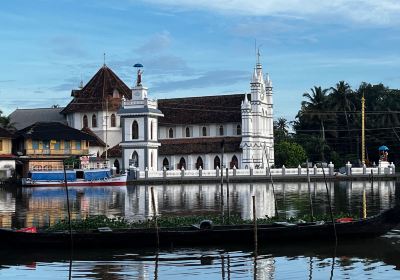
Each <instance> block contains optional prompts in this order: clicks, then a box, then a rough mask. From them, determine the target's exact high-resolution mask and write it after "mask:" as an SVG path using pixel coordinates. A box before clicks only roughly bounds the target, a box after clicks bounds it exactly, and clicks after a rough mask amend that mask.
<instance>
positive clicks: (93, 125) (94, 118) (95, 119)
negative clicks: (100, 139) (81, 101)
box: [92, 114, 97, 127]
mask: <svg viewBox="0 0 400 280" xmlns="http://www.w3.org/2000/svg"><path fill="white" fill-rule="evenodd" d="M92 127H97V117H96V115H95V114H93V116H92Z"/></svg>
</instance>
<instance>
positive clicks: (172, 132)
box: [168, 128, 174, 138]
mask: <svg viewBox="0 0 400 280" xmlns="http://www.w3.org/2000/svg"><path fill="white" fill-rule="evenodd" d="M168 138H174V130H173V129H172V128H170V129H169V130H168Z"/></svg>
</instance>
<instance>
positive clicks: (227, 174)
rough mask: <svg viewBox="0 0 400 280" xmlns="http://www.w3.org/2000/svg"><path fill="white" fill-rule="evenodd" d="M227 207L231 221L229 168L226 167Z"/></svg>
mask: <svg viewBox="0 0 400 280" xmlns="http://www.w3.org/2000/svg"><path fill="white" fill-rule="evenodd" d="M226 207H227V208H228V223H229V222H230V215H231V210H230V203H229V169H228V168H226Z"/></svg>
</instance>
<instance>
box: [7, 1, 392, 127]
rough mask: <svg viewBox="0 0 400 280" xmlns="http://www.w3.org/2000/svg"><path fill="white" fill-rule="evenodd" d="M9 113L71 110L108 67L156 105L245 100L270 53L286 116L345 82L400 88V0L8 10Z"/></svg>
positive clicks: (23, 6) (278, 109)
mask: <svg viewBox="0 0 400 280" xmlns="http://www.w3.org/2000/svg"><path fill="white" fill-rule="evenodd" d="M1 4H2V5H1V8H0V110H2V111H3V113H4V114H9V113H11V112H12V111H13V110H15V109H16V108H45V107H50V106H52V105H55V104H58V105H60V106H65V105H66V104H68V102H69V101H70V100H71V96H70V94H71V90H72V89H76V88H77V87H78V86H79V83H80V81H81V79H82V80H83V83H86V82H88V81H89V79H90V78H91V77H92V76H93V75H94V74H95V73H96V72H97V71H98V69H99V68H100V67H102V65H103V53H106V56H105V62H106V64H107V65H108V66H109V67H110V68H111V69H113V71H114V72H115V73H116V74H117V75H118V76H119V77H120V78H121V79H122V80H123V81H124V82H125V83H126V84H127V85H128V86H132V85H133V84H134V82H135V69H134V68H133V67H132V66H133V65H134V64H135V63H142V64H143V65H144V74H143V83H144V84H145V85H146V86H147V87H148V88H149V95H150V97H151V98H156V99H160V98H175V97H185V96H202V95H203V96H206V95H218V94H232V93H244V92H249V90H250V85H249V82H250V78H251V74H252V70H253V67H254V65H255V61H256V55H255V41H256V46H257V47H259V49H260V52H261V62H262V64H263V68H264V73H267V72H268V73H269V74H270V77H271V80H272V82H273V86H274V117H275V118H278V117H284V118H287V119H288V120H289V121H291V120H293V119H294V118H295V115H296V114H297V112H298V110H299V109H300V106H301V101H302V100H303V97H302V95H303V93H304V92H308V91H309V90H310V88H312V87H313V86H322V87H323V88H329V87H331V86H335V84H336V83H337V82H338V81H341V80H344V81H346V82H348V83H349V84H350V85H351V86H352V87H353V88H357V87H358V86H359V84H360V83H361V82H363V81H365V82H369V83H373V84H376V83H384V84H385V85H387V86H389V87H390V88H400V55H399V52H400V47H399V46H400V2H399V1H397V0H379V1H376V0H330V1H320V0H307V1H305V0H285V1H281V0H265V1H260V0H147V1H146V0H80V1H76V0H57V1H54V0H35V1H32V0H12V1H11V0H4V1H2V3H1Z"/></svg>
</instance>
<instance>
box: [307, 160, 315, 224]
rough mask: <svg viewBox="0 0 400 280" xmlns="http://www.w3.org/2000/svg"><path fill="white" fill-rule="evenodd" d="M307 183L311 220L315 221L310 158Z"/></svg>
mask: <svg viewBox="0 0 400 280" xmlns="http://www.w3.org/2000/svg"><path fill="white" fill-rule="evenodd" d="M307 184H308V199H309V200H310V214H311V222H313V221H314V210H313V202H312V195H311V182H310V169H309V167H308V159H307Z"/></svg>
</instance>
